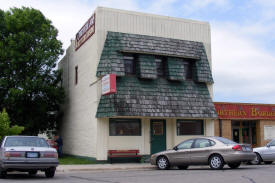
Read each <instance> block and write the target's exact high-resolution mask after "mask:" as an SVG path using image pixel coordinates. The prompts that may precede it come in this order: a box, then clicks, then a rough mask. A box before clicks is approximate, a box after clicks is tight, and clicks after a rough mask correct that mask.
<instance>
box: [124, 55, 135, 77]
mask: <svg viewBox="0 0 275 183" xmlns="http://www.w3.org/2000/svg"><path fill="white" fill-rule="evenodd" d="M123 60H124V68H125V75H134V74H136V59H135V55H134V54H124V56H123Z"/></svg>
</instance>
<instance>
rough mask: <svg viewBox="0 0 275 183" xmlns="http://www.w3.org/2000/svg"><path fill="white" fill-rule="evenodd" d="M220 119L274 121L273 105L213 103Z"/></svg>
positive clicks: (274, 111) (274, 106) (274, 110)
mask: <svg viewBox="0 0 275 183" xmlns="http://www.w3.org/2000/svg"><path fill="white" fill-rule="evenodd" d="M214 105H215V108H216V111H217V113H218V117H219V118H220V119H275V105H263V104H239V103H235V104H234V103H214Z"/></svg>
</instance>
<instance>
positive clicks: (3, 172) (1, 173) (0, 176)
mask: <svg viewBox="0 0 275 183" xmlns="http://www.w3.org/2000/svg"><path fill="white" fill-rule="evenodd" d="M6 177H7V171H3V170H0V178H2V179H4V178H6Z"/></svg>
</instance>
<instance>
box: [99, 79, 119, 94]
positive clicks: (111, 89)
mask: <svg viewBox="0 0 275 183" xmlns="http://www.w3.org/2000/svg"><path fill="white" fill-rule="evenodd" d="M112 93H116V75H115V74H108V75H106V76H104V77H103V78H102V80H101V94H102V95H108V94H112Z"/></svg>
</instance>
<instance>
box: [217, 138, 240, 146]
mask: <svg viewBox="0 0 275 183" xmlns="http://www.w3.org/2000/svg"><path fill="white" fill-rule="evenodd" d="M215 139H217V140H218V141H220V142H222V143H224V144H237V143H236V142H234V141H232V140H229V139H226V138H223V137H215Z"/></svg>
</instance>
